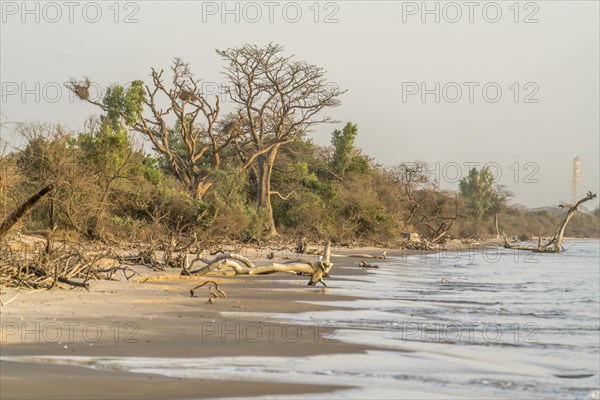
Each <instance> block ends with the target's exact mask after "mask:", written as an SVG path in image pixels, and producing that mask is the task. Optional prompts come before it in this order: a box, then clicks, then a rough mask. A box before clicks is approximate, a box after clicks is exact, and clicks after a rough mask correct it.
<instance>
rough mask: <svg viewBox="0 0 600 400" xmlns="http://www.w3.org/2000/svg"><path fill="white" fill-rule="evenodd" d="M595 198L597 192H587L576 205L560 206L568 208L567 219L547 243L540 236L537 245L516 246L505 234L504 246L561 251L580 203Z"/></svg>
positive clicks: (542, 250)
mask: <svg viewBox="0 0 600 400" xmlns="http://www.w3.org/2000/svg"><path fill="white" fill-rule="evenodd" d="M595 198H596V194H595V193H592V192H587V196H585V197H584V198H583V199H581V200H579V201H578V202H577V203H575V204H574V205H573V204H564V205H562V204H561V205H560V206H559V207H560V208H563V209H568V210H569V212H567V215H566V216H565V219H564V220H563V222H562V224H560V227H559V228H558V230H557V231H556V234H555V235H554V237H553V238H551V239H550V240H549V241H548V242H547V243H545V244H542V240H541V237H540V238H539V239H538V245H537V247H536V246H515V245H511V244H509V243H508V240H506V236H505V237H504V247H505V248H507V249H514V250H528V251H533V252H536V253H560V252H561V249H562V240H563V235H564V233H565V229H566V228H567V224H568V223H569V221H570V220H571V218H573V216H574V215H575V213H576V212H577V209H578V207H579V206H580V205H582V204H583V203H585V202H586V201H589V200H593V199H595Z"/></svg>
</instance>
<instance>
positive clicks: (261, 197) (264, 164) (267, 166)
mask: <svg viewBox="0 0 600 400" xmlns="http://www.w3.org/2000/svg"><path fill="white" fill-rule="evenodd" d="M278 150H279V146H277V145H276V146H273V148H271V150H269V151H268V152H266V153H265V154H261V155H260V156H258V160H257V161H258V168H257V171H258V176H257V185H258V186H257V191H256V195H257V202H258V208H260V209H262V210H264V211H265V213H266V214H267V219H268V222H269V235H271V236H275V235H277V230H276V229H275V220H274V219H273V206H272V205H271V174H272V172H273V163H274V162H275V157H276V156H277V151H278Z"/></svg>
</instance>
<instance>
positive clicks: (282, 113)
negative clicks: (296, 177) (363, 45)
mask: <svg viewBox="0 0 600 400" xmlns="http://www.w3.org/2000/svg"><path fill="white" fill-rule="evenodd" d="M283 51H284V47H283V46H281V45H278V44H268V45H266V46H264V47H259V46H256V45H250V44H247V45H245V46H242V47H239V48H231V49H227V50H217V53H218V54H219V55H220V56H221V57H222V58H223V60H224V61H225V62H226V67H225V72H224V74H225V76H226V77H227V80H228V84H229V94H230V96H231V99H232V100H233V102H234V103H235V104H236V105H237V106H238V111H239V113H240V115H242V116H243V118H244V121H245V122H244V123H243V124H241V125H240V126H241V127H243V131H244V132H243V133H244V135H243V137H244V141H243V142H242V143H239V144H238V145H239V148H240V149H241V151H240V154H241V155H242V157H243V158H242V160H243V163H244V165H243V169H247V168H249V167H251V166H252V167H255V170H256V178H257V193H256V196H257V202H258V206H259V207H260V208H262V209H264V210H265V212H266V214H267V216H268V218H269V229H270V233H271V234H272V235H273V234H276V233H277V231H276V229H275V221H274V219H273V208H272V206H271V196H272V195H274V194H278V192H276V191H272V190H271V173H272V170H273V164H274V162H275V159H276V157H277V152H278V151H279V149H280V148H281V147H282V146H284V145H285V144H287V143H290V142H292V141H294V140H296V139H297V138H299V137H301V136H302V135H303V134H304V133H306V132H308V131H309V130H310V129H311V128H312V127H313V126H315V125H318V124H322V123H328V122H334V121H333V120H331V119H330V118H329V117H327V116H319V113H320V112H321V111H323V110H324V109H326V108H329V107H335V106H337V105H339V104H340V101H339V96H340V95H342V94H343V93H344V91H341V90H340V89H339V88H338V87H337V85H335V84H332V83H331V82H328V81H327V80H326V79H325V71H324V70H323V68H320V67H318V66H316V65H312V64H309V63H307V62H305V61H297V60H294V57H293V56H283V55H282V53H283Z"/></svg>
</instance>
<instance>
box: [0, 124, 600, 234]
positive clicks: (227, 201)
mask: <svg viewBox="0 0 600 400" xmlns="http://www.w3.org/2000/svg"><path fill="white" fill-rule="evenodd" d="M86 128H87V129H86V130H85V132H82V133H74V132H67V131H65V130H64V129H62V128H60V127H58V126H50V125H40V124H26V125H20V126H18V131H19V133H20V134H21V135H22V136H23V137H24V138H25V139H26V143H27V144H26V145H25V147H24V148H23V149H20V150H18V151H14V152H10V153H8V152H5V153H4V154H2V156H1V157H0V202H1V204H0V218H3V217H4V216H6V215H7V214H8V213H10V212H11V211H12V210H13V209H14V208H16V207H17V205H18V204H20V203H21V202H22V201H24V200H25V199H26V198H27V197H28V196H29V195H30V194H31V193H33V192H35V191H36V190H37V189H39V188H40V187H42V186H43V185H46V184H48V183H52V184H54V186H55V189H54V191H53V192H52V193H51V194H50V196H48V197H47V198H46V199H44V200H43V201H42V203H41V204H40V205H39V206H38V207H36V208H35V209H34V210H33V212H32V213H31V215H30V216H29V217H28V218H27V219H25V221H24V222H23V227H22V229H23V230H24V231H30V232H36V231H47V230H49V229H51V228H52V227H54V226H56V227H57V228H58V229H60V230H66V231H74V232H77V233H78V234H79V236H81V237H87V238H90V239H106V240H111V241H116V240H151V239H158V238H161V237H163V238H164V237H168V236H170V235H173V234H184V235H192V234H194V233H195V234H196V236H197V237H198V238H200V239H203V240H210V241H222V240H253V239H265V238H266V237H268V236H270V235H269V222H268V216H266V215H265V214H264V212H263V210H261V209H260V208H259V207H257V204H256V202H255V197H256V179H257V177H256V171H255V170H253V169H249V170H243V169H240V168H239V166H240V165H241V162H242V161H241V160H240V159H239V157H238V155H236V154H235V153H234V152H233V151H232V152H231V153H230V154H227V153H224V154H223V162H224V163H225V164H226V165H227V166H226V167H222V168H220V169H219V170H218V171H213V172H212V174H211V178H210V179H211V182H212V183H213V184H212V185H211V187H210V188H209V189H208V190H207V191H206V192H205V193H204V194H203V195H202V196H194V195H193V194H192V193H190V190H189V187H187V185H186V184H185V183H184V182H182V181H181V180H179V179H177V177H176V176H174V174H172V173H171V171H170V169H169V168H168V166H166V165H165V164H166V160H164V159H163V158H162V157H161V155H160V154H159V155H157V154H154V155H148V154H145V152H144V151H142V146H141V145H139V143H138V145H136V144H135V142H136V140H134V136H133V135H131V134H130V133H128V132H127V131H126V130H121V131H117V132H115V131H113V130H111V129H108V128H107V127H106V124H103V123H102V122H101V121H100V120H98V119H90V120H89V122H88V124H87V125H86ZM357 134H358V127H357V126H356V125H353V124H351V123H348V124H347V125H346V126H345V127H344V129H343V130H341V131H340V130H336V131H334V132H333V134H332V146H330V147H324V146H318V145H316V144H314V143H313V142H312V141H310V140H308V139H306V138H299V139H298V140H296V141H294V142H292V143H289V144H288V145H286V146H283V147H282V149H281V151H280V155H279V157H278V158H277V159H276V160H275V163H274V165H273V174H272V182H271V187H272V190H273V191H274V192H277V193H275V194H274V195H273V199H272V202H273V218H274V221H275V224H276V228H277V231H278V232H279V234H280V235H282V236H285V237H288V238H290V239H296V238H300V237H306V238H308V239H309V240H319V239H324V238H331V239H332V240H334V241H335V242H337V243H340V244H344V243H346V244H357V243H362V244H376V245H398V243H399V242H400V241H402V240H404V239H405V234H406V233H408V232H416V233H419V235H420V236H421V237H423V238H426V239H428V240H436V238H437V236H439V235H440V234H441V233H443V232H445V234H444V235H442V237H441V238H439V239H438V241H443V240H445V239H446V238H449V237H455V238H484V237H489V236H495V235H496V234H497V232H496V227H495V220H496V218H497V222H498V228H499V232H500V233H506V234H507V235H508V236H518V237H520V238H521V239H527V238H530V237H532V236H538V235H542V236H552V235H553V234H554V233H555V230H556V228H557V227H558V226H559V224H560V222H561V220H562V215H563V212H562V210H560V209H558V208H557V209H556V211H551V210H542V211H532V210H528V209H524V208H522V207H515V206H510V205H508V200H509V198H510V193H508V192H507V191H506V190H504V189H503V188H501V187H495V186H493V184H492V182H491V181H490V179H488V178H489V177H487V176H486V171H485V170H484V171H477V170H474V171H472V173H471V174H470V175H469V177H467V178H465V179H463V181H462V182H461V185H460V187H458V188H457V192H451V191H443V190H439V189H436V187H435V184H434V183H433V182H430V181H429V179H428V175H426V171H427V166H426V165H424V164H422V163H404V164H401V165H399V166H396V167H393V168H383V167H381V166H379V165H377V164H376V163H375V162H374V161H373V160H372V159H370V158H369V157H366V156H364V155H362V154H361V152H360V151H359V150H358V149H356V148H355V147H354V139H355V138H356V136H357ZM230 164H231V165H230ZM495 217H496V218H495ZM599 224H600V216H599V215H598V210H597V209H596V210H595V211H594V212H593V213H589V212H580V213H578V214H577V215H576V216H575V218H574V219H573V220H572V222H571V223H570V224H569V226H568V228H567V232H566V235H567V236H574V237H596V238H597V237H600V229H599Z"/></svg>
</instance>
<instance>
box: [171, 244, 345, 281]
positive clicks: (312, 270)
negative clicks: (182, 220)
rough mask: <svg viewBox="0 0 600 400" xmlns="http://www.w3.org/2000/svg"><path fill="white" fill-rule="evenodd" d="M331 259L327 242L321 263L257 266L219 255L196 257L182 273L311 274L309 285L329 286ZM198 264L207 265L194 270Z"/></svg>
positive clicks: (236, 256)
mask: <svg viewBox="0 0 600 400" xmlns="http://www.w3.org/2000/svg"><path fill="white" fill-rule="evenodd" d="M330 258H331V243H330V242H327V245H326V246H325V251H324V253H323V257H321V258H320V259H319V261H316V262H313V263H310V262H308V261H294V262H289V263H285V264H280V263H272V264H269V265H261V266H256V265H254V263H253V262H252V261H250V259H248V258H247V257H244V256H241V255H239V254H233V253H223V254H219V255H218V256H216V257H215V258H213V259H212V260H207V259H204V258H201V257H196V258H195V259H194V260H192V262H191V263H190V264H189V265H187V263H185V264H186V266H185V267H184V269H183V271H181V274H182V275H205V274H207V273H209V272H211V271H221V270H224V269H232V270H233V271H234V272H235V274H236V275H266V274H274V273H277V272H286V273H291V274H296V275H298V274H309V275H310V281H309V282H308V284H309V285H311V286H315V285H316V284H317V283H319V282H321V283H322V284H323V286H327V285H326V284H325V282H323V278H324V277H325V276H327V274H328V273H329V271H330V270H331V268H332V267H333V263H331V262H330ZM197 262H202V263H204V264H206V265H205V266H204V267H201V268H198V269H196V270H192V267H193V266H194V264H196V263H197Z"/></svg>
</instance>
